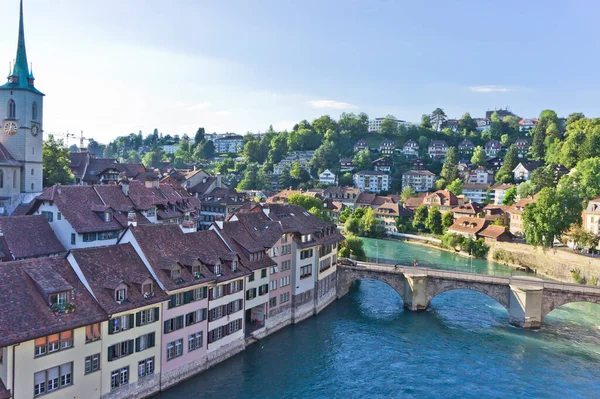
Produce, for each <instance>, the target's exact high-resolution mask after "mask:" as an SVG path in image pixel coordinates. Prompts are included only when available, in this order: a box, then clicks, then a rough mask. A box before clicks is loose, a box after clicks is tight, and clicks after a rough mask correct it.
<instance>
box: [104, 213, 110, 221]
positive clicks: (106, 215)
mask: <svg viewBox="0 0 600 399" xmlns="http://www.w3.org/2000/svg"><path fill="white" fill-rule="evenodd" d="M104 221H105V222H106V223H109V222H112V213H110V212H104Z"/></svg>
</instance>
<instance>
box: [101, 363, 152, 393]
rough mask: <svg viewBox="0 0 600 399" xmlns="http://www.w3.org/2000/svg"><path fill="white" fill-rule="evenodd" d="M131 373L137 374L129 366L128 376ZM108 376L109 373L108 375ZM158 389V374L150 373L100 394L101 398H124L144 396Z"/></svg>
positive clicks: (135, 370)
mask: <svg viewBox="0 0 600 399" xmlns="http://www.w3.org/2000/svg"><path fill="white" fill-rule="evenodd" d="M132 373H135V374H137V369H132V368H131V367H130V368H129V376H130V377H129V378H130V379H131V375H132ZM109 376H110V375H109ZM159 390H160V374H159V373H156V374H152V375H149V376H146V377H144V378H141V379H139V380H137V381H136V382H130V383H129V384H126V385H123V386H121V387H119V388H117V389H115V390H113V391H110V392H107V393H105V394H104V395H102V396H101V399H124V398H144V397H147V396H152V395H153V394H155V393H157V392H158V391H159Z"/></svg>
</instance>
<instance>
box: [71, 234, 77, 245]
mask: <svg viewBox="0 0 600 399" xmlns="http://www.w3.org/2000/svg"><path fill="white" fill-rule="evenodd" d="M76 243H77V234H75V233H71V245H75V244H76Z"/></svg>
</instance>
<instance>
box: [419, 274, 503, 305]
mask: <svg viewBox="0 0 600 399" xmlns="http://www.w3.org/2000/svg"><path fill="white" fill-rule="evenodd" d="M456 290H466V291H475V292H480V293H482V294H485V295H487V296H488V297H490V298H492V299H494V300H495V301H496V302H498V303H499V304H500V305H502V306H503V307H504V308H505V309H506V310H507V311H509V312H510V287H509V286H507V285H501V284H489V283H478V282H473V281H459V280H444V279H436V278H431V276H430V277H429V279H428V281H427V304H428V305H429V304H430V303H431V301H432V300H433V299H434V298H435V297H436V296H438V295H440V294H443V293H444V292H448V291H456Z"/></svg>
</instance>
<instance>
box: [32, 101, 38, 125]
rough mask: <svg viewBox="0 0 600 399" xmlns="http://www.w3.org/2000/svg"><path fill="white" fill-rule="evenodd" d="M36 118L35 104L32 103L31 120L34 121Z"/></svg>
mask: <svg viewBox="0 0 600 399" xmlns="http://www.w3.org/2000/svg"><path fill="white" fill-rule="evenodd" d="M37 117H38V114H37V103H36V102H35V101H34V102H33V104H31V119H32V120H34V121H36V120H37Z"/></svg>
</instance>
